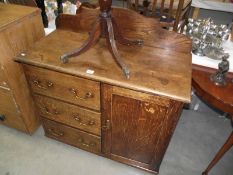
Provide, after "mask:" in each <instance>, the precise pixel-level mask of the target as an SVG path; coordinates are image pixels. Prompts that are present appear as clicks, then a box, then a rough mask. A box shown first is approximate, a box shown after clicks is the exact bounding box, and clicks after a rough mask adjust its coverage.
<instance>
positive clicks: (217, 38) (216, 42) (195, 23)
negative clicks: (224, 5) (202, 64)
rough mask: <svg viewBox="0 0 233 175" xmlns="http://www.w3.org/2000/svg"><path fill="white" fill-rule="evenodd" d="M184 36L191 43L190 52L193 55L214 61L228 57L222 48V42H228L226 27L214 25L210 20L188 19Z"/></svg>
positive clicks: (228, 32) (228, 30)
mask: <svg viewBox="0 0 233 175" xmlns="http://www.w3.org/2000/svg"><path fill="white" fill-rule="evenodd" d="M186 35H187V36H189V37H190V38H191V39H192V41H193V44H192V52H193V53H194V54H195V55H199V56H207V57H209V58H212V59H215V60H221V59H222V58H223V57H229V54H228V53H225V52H224V49H223V48H222V43H223V41H225V40H228V38H229V35H230V29H229V28H228V27H227V25H216V24H214V22H213V20H211V19H210V18H208V19H198V20H194V19H189V23H188V25H187V30H186Z"/></svg>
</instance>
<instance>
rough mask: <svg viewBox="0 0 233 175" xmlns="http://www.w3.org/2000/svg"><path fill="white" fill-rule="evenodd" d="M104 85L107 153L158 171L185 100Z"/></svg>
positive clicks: (104, 139) (115, 158) (103, 148)
mask: <svg viewBox="0 0 233 175" xmlns="http://www.w3.org/2000/svg"><path fill="white" fill-rule="evenodd" d="M101 88H102V97H103V98H102V109H103V111H102V112H103V116H102V152H103V154H105V155H106V156H107V157H109V158H111V159H114V160H117V161H120V162H123V163H126V164H130V165H133V166H136V167H141V168H143V169H147V170H149V171H158V169H159V166H160V163H161V161H162V158H163V155H164V153H165V150H166V148H167V146H168V143H169V140H170V137H171V135H172V132H173V130H174V128H175V125H176V123H177V120H178V118H179V115H180V111H181V109H182V103H179V102H176V103H174V101H172V100H169V99H166V98H162V97H160V96H153V95H149V94H145V93H141V92H136V91H132V90H127V89H124V88H119V87H115V86H110V85H102V87H101Z"/></svg>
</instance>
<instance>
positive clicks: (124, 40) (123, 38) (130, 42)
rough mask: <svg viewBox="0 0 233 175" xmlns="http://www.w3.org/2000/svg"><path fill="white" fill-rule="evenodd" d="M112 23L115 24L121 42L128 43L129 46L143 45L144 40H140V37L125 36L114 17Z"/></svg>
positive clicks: (117, 36) (116, 33) (115, 33)
mask: <svg viewBox="0 0 233 175" xmlns="http://www.w3.org/2000/svg"><path fill="white" fill-rule="evenodd" d="M112 24H113V28H114V35H115V38H116V40H117V41H118V42H119V43H121V44H124V45H128V46H129V45H139V46H142V45H143V40H140V39H138V40H130V39H127V38H125V37H123V35H122V33H121V31H120V28H119V27H118V26H117V23H116V21H115V20H114V19H113V18H112Z"/></svg>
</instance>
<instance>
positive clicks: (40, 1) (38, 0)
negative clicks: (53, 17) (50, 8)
mask: <svg viewBox="0 0 233 175" xmlns="http://www.w3.org/2000/svg"><path fill="white" fill-rule="evenodd" d="M36 5H37V7H39V8H40V9H41V17H42V20H43V24H44V27H45V28H47V27H48V17H47V15H46V12H45V4H44V0H36Z"/></svg>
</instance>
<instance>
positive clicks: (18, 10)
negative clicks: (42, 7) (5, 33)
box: [0, 3, 39, 30]
mask: <svg viewBox="0 0 233 175" xmlns="http://www.w3.org/2000/svg"><path fill="white" fill-rule="evenodd" d="M34 12H39V9H37V8H34V7H28V6H21V5H13V4H4V3H0V30H1V29H2V28H3V27H5V26H7V25H9V24H11V23H13V22H15V21H17V20H19V19H21V18H23V17H25V16H27V15H29V14H32V13H34Z"/></svg>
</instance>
